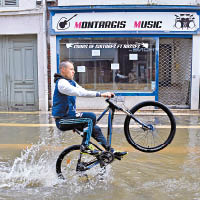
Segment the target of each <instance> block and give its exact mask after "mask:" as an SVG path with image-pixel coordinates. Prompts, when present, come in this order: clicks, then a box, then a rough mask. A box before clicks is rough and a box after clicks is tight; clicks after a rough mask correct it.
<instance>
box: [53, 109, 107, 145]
mask: <svg viewBox="0 0 200 200" xmlns="http://www.w3.org/2000/svg"><path fill="white" fill-rule="evenodd" d="M81 118H88V119H91V120H92V134H91V133H89V132H90V131H85V132H86V133H85V134H86V135H85V136H86V137H84V139H83V143H84V144H88V142H89V140H90V136H92V137H93V138H94V139H95V140H96V141H97V142H99V143H100V144H101V145H102V146H103V147H104V148H106V147H107V141H106V138H105V137H104V135H103V133H102V131H101V128H100V127H99V126H97V125H96V115H95V114H94V113H92V112H82V113H80V116H79V117H71V116H70V117H66V118H61V119H60V118H59V119H56V126H57V128H58V129H60V130H61V131H66V130H72V129H78V130H80V131H83V130H85V129H84V128H85V127H87V126H88V124H87V123H85V122H83V123H79V124H70V126H69V125H66V124H61V123H60V122H61V120H63V119H81Z"/></svg>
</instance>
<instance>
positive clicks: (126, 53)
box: [60, 38, 155, 92]
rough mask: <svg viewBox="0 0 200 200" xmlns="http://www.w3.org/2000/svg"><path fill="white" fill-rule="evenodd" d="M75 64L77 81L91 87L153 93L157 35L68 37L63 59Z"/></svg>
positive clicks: (92, 88)
mask: <svg viewBox="0 0 200 200" xmlns="http://www.w3.org/2000/svg"><path fill="white" fill-rule="evenodd" d="M63 60H70V61H72V62H73V63H74V66H75V71H76V74H75V81H76V82H78V83H79V84H80V85H82V86H83V87H85V88H87V89H90V90H100V91H103V90H109V91H119V90H120V91H121V92H136V91H137V92H144V91H147V92H151V91H152V90H154V89H155V40H154V39H153V38H68V39H62V40H60V61H63Z"/></svg>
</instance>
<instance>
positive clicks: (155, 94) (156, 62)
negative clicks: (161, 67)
mask: <svg viewBox="0 0 200 200" xmlns="http://www.w3.org/2000/svg"><path fill="white" fill-rule="evenodd" d="M99 36H100V37H105V38H106V37H151V38H153V39H155V42H156V52H155V59H156V60H155V90H154V91H146V92H145V91H143V92H137V91H132V92H122V91H119V92H117V93H115V94H116V95H117V96H154V97H155V100H158V75H159V73H158V64H159V63H158V55H159V36H155V35H134V34H133V35H130V34H119V35H118V34H113V35H107V34H104V35H82V36H80V35H57V36H56V54H57V72H59V62H60V40H62V39H64V38H68V39H69V38H76V37H83V38H84V37H99Z"/></svg>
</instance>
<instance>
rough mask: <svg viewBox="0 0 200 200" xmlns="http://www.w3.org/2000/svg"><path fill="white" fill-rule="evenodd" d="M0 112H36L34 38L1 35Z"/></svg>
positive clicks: (36, 91)
mask: <svg viewBox="0 0 200 200" xmlns="http://www.w3.org/2000/svg"><path fill="white" fill-rule="evenodd" d="M1 43H2V44H1V45H2V46H3V52H1V54H2V55H1V56H2V58H3V59H2V61H1V68H2V72H3V73H2V75H1V76H2V79H1V80H2V81H1V87H0V88H1V89H0V91H2V92H1V93H2V94H1V102H0V104H1V105H0V106H1V109H4V110H38V89H37V88H38V87H37V56H36V37H34V36H23V37H22V36H4V37H2V39H1Z"/></svg>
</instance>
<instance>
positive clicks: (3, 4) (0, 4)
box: [0, 0, 19, 7]
mask: <svg viewBox="0 0 200 200" xmlns="http://www.w3.org/2000/svg"><path fill="white" fill-rule="evenodd" d="M6 1H7V0H0V7H19V0H12V1H13V5H6ZM10 1H11V0H10ZM14 1H15V2H16V3H15V2H14Z"/></svg>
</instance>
